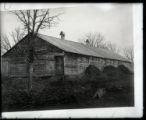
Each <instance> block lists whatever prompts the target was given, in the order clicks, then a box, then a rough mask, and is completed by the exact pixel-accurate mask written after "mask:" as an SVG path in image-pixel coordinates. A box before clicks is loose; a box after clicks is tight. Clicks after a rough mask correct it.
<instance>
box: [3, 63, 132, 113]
mask: <svg viewBox="0 0 146 120" xmlns="http://www.w3.org/2000/svg"><path fill="white" fill-rule="evenodd" d="M26 79H27V78H26ZM26 79H24V80H21V79H19V80H15V79H14V80H11V79H7V78H3V82H2V111H24V110H44V109H46V110H47V109H72V108H99V107H126V106H134V73H132V72H131V71H129V70H128V69H127V68H125V67H124V66H119V67H118V68H114V67H112V66H108V67H106V68H105V69H104V70H103V71H102V72H101V71H100V70H99V69H97V68H96V67H95V66H92V65H91V66H89V67H88V68H87V69H86V70H85V72H84V73H83V74H81V75H78V76H74V77H69V76H65V78H64V79H61V77H51V78H33V89H32V90H31V91H30V92H28V91H27V89H24V84H25V83H26ZM22 81H23V83H22ZM16 83H17V84H16ZM25 87H26V86H25Z"/></svg>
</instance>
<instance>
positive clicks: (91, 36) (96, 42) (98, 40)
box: [79, 33, 120, 54]
mask: <svg viewBox="0 0 146 120" xmlns="http://www.w3.org/2000/svg"><path fill="white" fill-rule="evenodd" d="M79 41H80V42H82V43H83V44H88V45H89V46H92V47H97V48H102V49H106V50H110V51H112V52H114V53H117V54H119V53H120V49H119V48H118V47H117V46H116V45H115V44H113V43H111V42H107V41H105V39H104V36H103V35H102V34H101V33H87V34H85V36H84V37H83V38H82V39H79Z"/></svg>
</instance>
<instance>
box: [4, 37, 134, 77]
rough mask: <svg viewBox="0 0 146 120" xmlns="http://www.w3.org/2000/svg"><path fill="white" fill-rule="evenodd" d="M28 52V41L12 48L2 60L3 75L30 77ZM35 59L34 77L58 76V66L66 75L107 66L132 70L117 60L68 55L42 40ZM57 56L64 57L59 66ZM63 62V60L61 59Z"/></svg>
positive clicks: (37, 41)
mask: <svg viewBox="0 0 146 120" xmlns="http://www.w3.org/2000/svg"><path fill="white" fill-rule="evenodd" d="M27 50H28V39H27V38H25V39H24V40H22V41H20V43H19V44H17V45H16V46H15V47H14V48H12V49H11V50H10V51H9V52H8V53H7V54H6V55H4V56H3V58H2V62H3V63H2V74H4V75H8V76H9V77H26V76H28V64H27V62H26V55H27ZM34 50H35V52H34V54H35V59H34V63H33V76H36V77H39V76H52V75H56V74H57V69H56V68H58V70H59V69H60V67H56V65H58V64H59V65H64V69H62V70H64V74H65V75H77V74H80V73H82V72H84V70H85V69H86V68H87V67H88V66H89V65H95V66H96V67H98V68H99V69H100V70H103V68H104V67H105V66H108V65H113V66H115V67H117V66H118V65H122V64H123V65H125V66H126V67H128V68H130V67H131V66H130V64H129V63H125V62H122V61H117V60H110V59H105V58H104V59H103V58H97V57H90V56H84V55H79V54H73V53H67V52H64V51H63V50H61V49H59V48H57V47H55V46H53V45H51V44H50V43H48V42H47V41H44V40H41V39H40V38H37V39H35V42H34ZM56 56H63V57H62V58H61V57H59V59H58V57H57V59H58V60H59V61H60V62H62V64H61V63H58V64H57V59H56ZM60 58H61V59H62V60H61V59H60Z"/></svg>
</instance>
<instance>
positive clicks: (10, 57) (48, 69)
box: [2, 38, 63, 77]
mask: <svg viewBox="0 0 146 120" xmlns="http://www.w3.org/2000/svg"><path fill="white" fill-rule="evenodd" d="M27 50H28V40H27V39H25V40H22V41H21V42H20V43H19V44H18V45H16V46H15V47H14V48H12V49H11V50H10V51H9V52H8V53H7V54H6V55H4V57H3V58H2V59H3V62H2V71H3V72H2V73H4V74H5V75H6V76H9V77H26V76H28V64H27V62H26V55H27ZM34 50H35V52H34V54H35V59H34V63H33V76H50V75H55V72H56V71H55V64H56V63H55V56H58V55H63V51H62V50H60V49H58V48H57V47H55V46H53V45H51V44H49V43H48V42H46V41H44V40H40V39H39V38H37V39H36V40H35V42H34Z"/></svg>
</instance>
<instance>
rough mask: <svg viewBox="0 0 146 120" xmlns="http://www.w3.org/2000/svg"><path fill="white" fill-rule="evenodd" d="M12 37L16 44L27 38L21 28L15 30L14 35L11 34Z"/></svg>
mask: <svg viewBox="0 0 146 120" xmlns="http://www.w3.org/2000/svg"><path fill="white" fill-rule="evenodd" d="M10 36H11V37H12V40H13V42H14V44H16V43H18V42H19V41H20V40H21V39H22V38H23V37H24V36H25V32H24V31H22V30H21V28H20V27H18V28H15V30H14V31H13V32H12V33H10Z"/></svg>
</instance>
